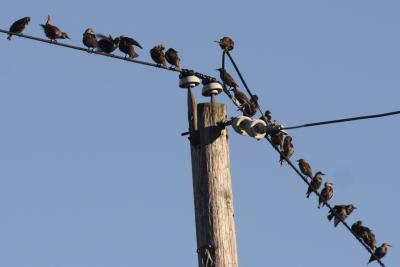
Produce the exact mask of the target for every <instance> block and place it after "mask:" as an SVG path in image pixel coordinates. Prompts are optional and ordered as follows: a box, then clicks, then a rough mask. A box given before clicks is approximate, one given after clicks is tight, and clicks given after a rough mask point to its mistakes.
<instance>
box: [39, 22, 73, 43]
mask: <svg viewBox="0 0 400 267" xmlns="http://www.w3.org/2000/svg"><path fill="white" fill-rule="evenodd" d="M40 26H42V28H43V30H44V33H45V35H46V37H47V38H49V39H50V41H51V42H57V40H56V39H70V38H69V36H68V34H67V33H66V32H63V31H61V30H60V29H59V28H58V27H56V26H54V25H52V24H51V17H50V16H48V17H47V22H46V24H40Z"/></svg>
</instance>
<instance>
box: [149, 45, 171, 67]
mask: <svg viewBox="0 0 400 267" xmlns="http://www.w3.org/2000/svg"><path fill="white" fill-rule="evenodd" d="M164 49H165V46H164V45H163V44H158V45H156V46H154V47H153V48H152V49H151V50H150V56H151V58H152V59H153V61H154V62H155V63H157V65H162V66H163V67H164V68H168V66H167V60H166V59H165V54H164Z"/></svg>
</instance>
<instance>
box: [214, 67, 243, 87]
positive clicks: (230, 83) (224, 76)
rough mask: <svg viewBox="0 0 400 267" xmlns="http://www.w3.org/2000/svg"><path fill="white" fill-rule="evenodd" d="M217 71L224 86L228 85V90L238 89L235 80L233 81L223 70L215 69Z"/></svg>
mask: <svg viewBox="0 0 400 267" xmlns="http://www.w3.org/2000/svg"><path fill="white" fill-rule="evenodd" d="M217 71H219V77H220V78H221V80H222V81H223V82H224V83H225V84H226V85H228V86H229V87H230V88H237V87H238V85H237V83H236V81H235V79H233V78H232V76H231V75H230V74H229V73H228V72H227V71H226V70H225V69H223V68H219V69H217Z"/></svg>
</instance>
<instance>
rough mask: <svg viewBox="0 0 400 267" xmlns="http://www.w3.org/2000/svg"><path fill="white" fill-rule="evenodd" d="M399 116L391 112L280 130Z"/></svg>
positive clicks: (397, 112)
mask: <svg viewBox="0 0 400 267" xmlns="http://www.w3.org/2000/svg"><path fill="white" fill-rule="evenodd" d="M399 114H400V111H393V112H387V113H380V114H374V115H367V116H359V117H351V118H346V119H338V120H330V121H320V122H313V123H307V124H301V125H297V126H291V127H284V128H282V130H293V129H299V128H305V127H313V126H319V125H325V124H333V123H341V122H348V121H356V120H367V119H374V118H381V117H386V116H393V115H399Z"/></svg>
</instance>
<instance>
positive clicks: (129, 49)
mask: <svg viewBox="0 0 400 267" xmlns="http://www.w3.org/2000/svg"><path fill="white" fill-rule="evenodd" d="M116 39H117V40H118V41H119V46H118V47H119V51H121V52H122V53H124V54H125V58H126V57H127V56H129V58H132V59H134V58H137V57H138V56H139V55H138V54H137V53H136V51H135V49H134V48H133V46H137V47H139V48H140V49H143V47H142V46H141V45H140V44H139V43H138V42H137V41H136V40H135V39H133V38H130V37H125V36H123V35H121V36H120V37H119V38H116Z"/></svg>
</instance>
